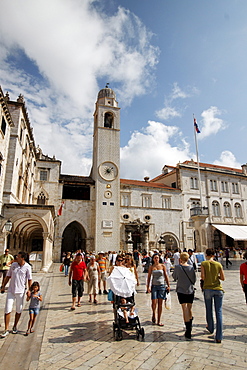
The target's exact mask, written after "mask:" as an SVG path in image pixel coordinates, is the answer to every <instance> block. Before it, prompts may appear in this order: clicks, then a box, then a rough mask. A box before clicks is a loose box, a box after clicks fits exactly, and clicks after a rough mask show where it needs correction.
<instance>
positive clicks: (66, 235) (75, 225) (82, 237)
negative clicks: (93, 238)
mask: <svg viewBox="0 0 247 370" xmlns="http://www.w3.org/2000/svg"><path fill="white" fill-rule="evenodd" d="M62 238H63V239H62V247H61V256H62V255H63V253H66V252H75V251H77V250H78V249H81V250H83V251H85V250H86V232H85V229H84V228H83V226H82V225H81V224H79V222H77V221H73V222H71V223H70V224H69V225H67V226H66V228H65V229H64V232H63V236H62Z"/></svg>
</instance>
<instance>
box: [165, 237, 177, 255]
mask: <svg viewBox="0 0 247 370" xmlns="http://www.w3.org/2000/svg"><path fill="white" fill-rule="evenodd" d="M162 242H163V243H164V245H165V248H166V250H167V251H172V252H174V251H175V249H177V248H179V244H178V239H177V237H176V236H175V235H173V234H172V233H164V234H162Z"/></svg>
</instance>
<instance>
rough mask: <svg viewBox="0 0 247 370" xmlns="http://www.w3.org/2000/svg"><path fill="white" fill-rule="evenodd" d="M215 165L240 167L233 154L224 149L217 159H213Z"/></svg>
mask: <svg viewBox="0 0 247 370" xmlns="http://www.w3.org/2000/svg"><path fill="white" fill-rule="evenodd" d="M214 164H216V165H217V166H225V167H232V168H241V164H240V163H239V162H238V161H237V160H236V158H235V155H234V154H233V153H232V152H231V151H230V150H224V151H223V152H222V153H221V155H220V159H219V160H215V161H214Z"/></svg>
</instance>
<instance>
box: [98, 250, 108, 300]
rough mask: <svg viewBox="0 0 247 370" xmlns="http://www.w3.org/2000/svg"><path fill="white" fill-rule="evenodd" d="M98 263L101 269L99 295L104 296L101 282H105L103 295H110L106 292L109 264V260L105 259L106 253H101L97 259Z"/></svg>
mask: <svg viewBox="0 0 247 370" xmlns="http://www.w3.org/2000/svg"><path fill="white" fill-rule="evenodd" d="M97 262H98V264H99V268H100V278H99V294H102V290H101V281H102V282H103V288H104V290H103V293H104V294H108V292H107V290H106V263H107V259H106V257H105V253H104V252H100V253H99V257H98V259H97Z"/></svg>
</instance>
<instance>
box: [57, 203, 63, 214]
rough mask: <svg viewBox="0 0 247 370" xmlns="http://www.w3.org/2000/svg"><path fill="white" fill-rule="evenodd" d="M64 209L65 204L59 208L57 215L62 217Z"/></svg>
mask: <svg viewBox="0 0 247 370" xmlns="http://www.w3.org/2000/svg"><path fill="white" fill-rule="evenodd" d="M63 207H64V202H62V203H61V206H60V207H59V208H58V211H57V215H58V216H62V212H63Z"/></svg>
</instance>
